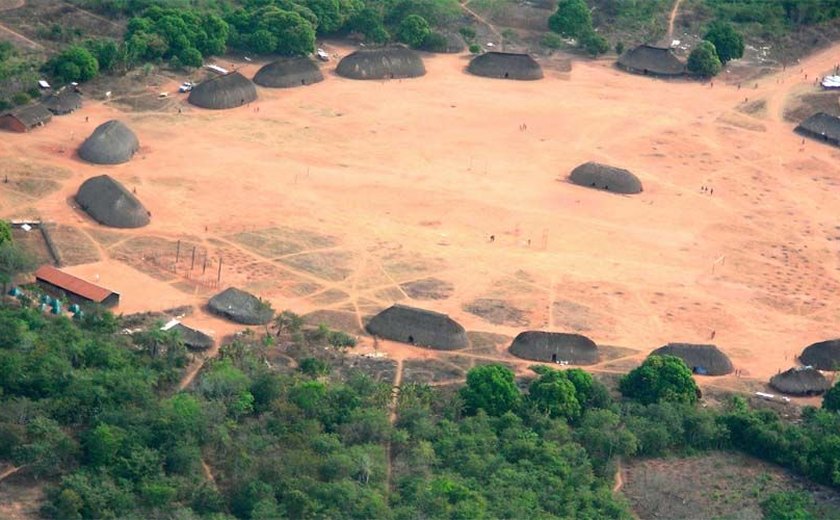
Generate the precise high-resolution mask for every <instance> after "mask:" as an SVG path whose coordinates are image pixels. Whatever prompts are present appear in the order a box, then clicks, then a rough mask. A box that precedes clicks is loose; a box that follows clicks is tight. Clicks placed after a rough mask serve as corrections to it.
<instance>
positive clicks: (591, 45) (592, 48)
mask: <svg viewBox="0 0 840 520" xmlns="http://www.w3.org/2000/svg"><path fill="white" fill-rule="evenodd" d="M578 43H579V44H580V46H581V47H583V49H584V50H585V51H586V52H588V53H589V54H590V55H591V56H593V57H594V56H598V55H599V54H604V53H605V52H607V51H609V50H610V44H609V43H607V40H606V39H605V38H604V37H603V36H601V35H600V34H598V33H596V32H595V31H591V32H588V33H585V34H584V35H583V36H581V37H580V38H579V39H578Z"/></svg>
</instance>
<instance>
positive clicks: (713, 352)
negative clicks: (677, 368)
mask: <svg viewBox="0 0 840 520" xmlns="http://www.w3.org/2000/svg"><path fill="white" fill-rule="evenodd" d="M650 355H651V356H676V357H678V358H680V359H682V360H683V361H684V362H685V364H686V365H688V368H690V369H691V371H692V372H694V373H695V374H701V375H706V376H724V375H726V374H729V373H730V372H732V370H733V369H732V361H730V360H729V357H728V356H727V355H726V354H724V353H723V352H721V351H720V349H718V348H717V347H716V346H715V345H696V344H692V343H668V344H667V345H665V346H664V347H659V348H658V349H656V350H654V351H653V352H651V353H650Z"/></svg>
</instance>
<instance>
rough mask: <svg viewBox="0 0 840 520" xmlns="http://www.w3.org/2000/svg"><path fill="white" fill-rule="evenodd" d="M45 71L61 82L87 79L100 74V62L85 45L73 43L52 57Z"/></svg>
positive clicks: (45, 66)
mask: <svg viewBox="0 0 840 520" xmlns="http://www.w3.org/2000/svg"><path fill="white" fill-rule="evenodd" d="M44 71H45V72H46V73H47V74H49V75H50V76H52V77H53V78H55V79H56V80H58V81H59V82H61V83H70V82H73V81H77V82H79V81H87V80H89V79H93V78H94V77H96V75H97V74H99V62H98V61H96V58H95V57H94V56H93V54H91V52H90V51H89V50H87V49H86V48H85V47H83V46H81V45H73V46H71V47H68V48H66V49H65V50H63V51H62V52H61V53H59V54H57V55H55V56H53V57H52V58H50V60H49V61H47V63H46V64H45V65H44Z"/></svg>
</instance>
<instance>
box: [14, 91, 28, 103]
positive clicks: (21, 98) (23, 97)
mask: <svg viewBox="0 0 840 520" xmlns="http://www.w3.org/2000/svg"><path fill="white" fill-rule="evenodd" d="M30 101H31V99H30V98H29V94H27V93H26V92H18V93H17V94H15V95H14V96H12V103H14V104H15V105H18V106H20V105H25V104H27V103H29V102H30Z"/></svg>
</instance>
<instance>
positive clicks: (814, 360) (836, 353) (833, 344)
mask: <svg viewBox="0 0 840 520" xmlns="http://www.w3.org/2000/svg"><path fill="white" fill-rule="evenodd" d="M799 362H800V363H802V364H803V365H810V366H812V367H814V368H816V369H819V370H840V339H830V340H828V341H820V342H819V343H814V344H813V345H809V346H807V347H805V350H803V351H802V354H801V355H800V356H799Z"/></svg>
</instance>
